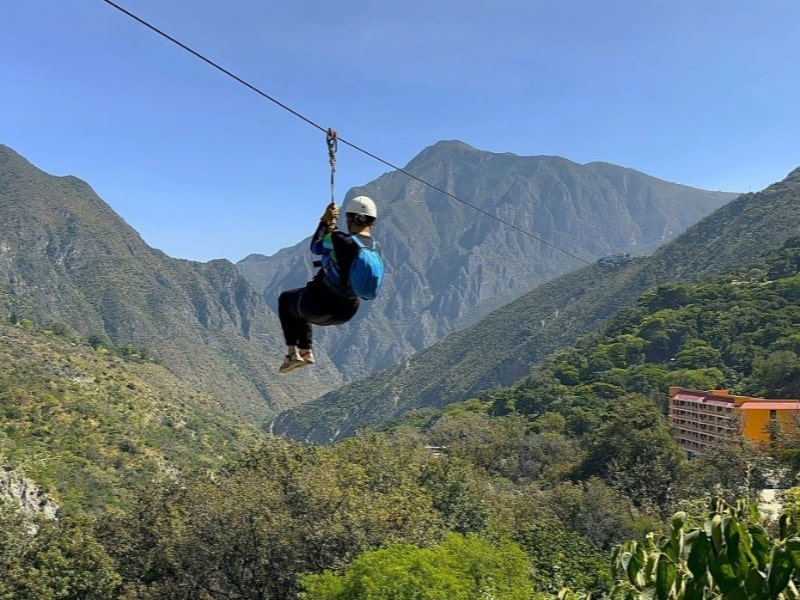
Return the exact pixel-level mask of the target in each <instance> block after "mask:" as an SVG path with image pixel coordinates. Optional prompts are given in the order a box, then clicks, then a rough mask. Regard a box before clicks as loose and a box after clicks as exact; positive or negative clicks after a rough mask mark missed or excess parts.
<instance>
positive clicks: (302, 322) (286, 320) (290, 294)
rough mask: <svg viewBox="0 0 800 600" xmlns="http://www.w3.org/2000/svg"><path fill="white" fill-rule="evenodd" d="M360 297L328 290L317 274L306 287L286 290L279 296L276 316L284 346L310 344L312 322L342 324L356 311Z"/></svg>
mask: <svg viewBox="0 0 800 600" xmlns="http://www.w3.org/2000/svg"><path fill="white" fill-rule="evenodd" d="M359 304H360V301H359V299H358V298H357V297H356V298H345V297H343V296H340V295H338V294H336V293H335V292H333V291H332V290H330V289H329V288H328V287H327V286H326V285H325V284H324V283H323V282H322V280H321V279H320V278H319V277H316V278H314V279H312V280H311V281H309V282H308V284H307V285H306V287H302V288H296V289H293V290H286V291H285V292H281V295H280V296H278V318H280V320H281V328H282V329H283V337H284V339H285V340H286V345H287V346H297V347H299V348H311V341H312V332H311V325H312V324H314V325H322V326H326V325H341V324H342V323H347V321H349V320H350V319H352V318H353V317H354V316H355V314H356V313H357V312H358V307H359Z"/></svg>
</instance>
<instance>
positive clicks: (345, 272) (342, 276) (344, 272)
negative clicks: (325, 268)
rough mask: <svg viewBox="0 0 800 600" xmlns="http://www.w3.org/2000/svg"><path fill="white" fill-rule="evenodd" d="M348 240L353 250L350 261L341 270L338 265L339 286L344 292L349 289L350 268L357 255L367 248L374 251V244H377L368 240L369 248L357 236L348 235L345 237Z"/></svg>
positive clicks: (371, 239) (372, 240)
mask: <svg viewBox="0 0 800 600" xmlns="http://www.w3.org/2000/svg"><path fill="white" fill-rule="evenodd" d="M347 237H348V238H349V240H350V244H351V247H354V248H355V252H354V253H353V257H352V260H350V261H349V262H348V264H347V268H342V265H341V264H340V265H339V285H341V286H342V287H343V288H345V289H346V290H349V289H350V267H352V265H353V261H354V260H355V259H356V257H357V256H358V253H359V252H361V249H362V248H369V249H370V250H373V249H375V244H376V243H377V242H376V241H375V239H374V238H369V240H370V242H369V246H367V244H365V243H364V242H363V241H362V239H361V238H360V237H359V236H358V235H349V236H347Z"/></svg>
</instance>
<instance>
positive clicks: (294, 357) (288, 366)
mask: <svg viewBox="0 0 800 600" xmlns="http://www.w3.org/2000/svg"><path fill="white" fill-rule="evenodd" d="M306 364H307V363H306V362H305V361H304V360H303V359H302V358H300V355H299V354H287V355H286V358H284V359H283V364H282V365H281V366H280V368H279V369H278V372H279V373H288V372H289V371H294V370H295V369H297V368H298V367H305V366H306Z"/></svg>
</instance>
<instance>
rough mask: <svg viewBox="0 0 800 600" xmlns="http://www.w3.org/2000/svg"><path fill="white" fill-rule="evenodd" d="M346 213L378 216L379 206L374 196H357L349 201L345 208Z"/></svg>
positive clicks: (374, 217)
mask: <svg viewBox="0 0 800 600" xmlns="http://www.w3.org/2000/svg"><path fill="white" fill-rule="evenodd" d="M344 212H345V214H348V215H349V214H353V215H364V216H365V217H372V218H373V219H377V218H378V208H377V207H376V206H375V202H374V201H373V200H372V198H368V197H367V196H356V197H355V198H353V199H352V200H350V202H348V203H347V208H346V209H344Z"/></svg>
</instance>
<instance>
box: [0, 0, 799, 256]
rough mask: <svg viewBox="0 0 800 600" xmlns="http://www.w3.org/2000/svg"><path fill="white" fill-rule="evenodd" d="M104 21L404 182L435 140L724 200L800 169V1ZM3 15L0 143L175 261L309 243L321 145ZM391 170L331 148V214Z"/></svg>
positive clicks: (613, 0)
mask: <svg viewBox="0 0 800 600" xmlns="http://www.w3.org/2000/svg"><path fill="white" fill-rule="evenodd" d="M119 1H120V3H121V4H122V5H123V6H125V7H127V8H128V9H129V10H131V11H132V12H134V13H136V14H138V15H139V16H141V17H142V18H144V19H146V20H148V21H151V22H152V23H153V24H155V25H156V26H158V27H160V28H162V29H164V30H165V31H167V32H168V33H170V34H172V35H173V36H175V37H177V38H178V39H180V40H181V41H183V42H185V43H186V44H188V45H189V46H192V47H194V48H195V49H196V50H198V51H200V52H202V53H204V54H206V55H208V56H209V57H210V58H212V59H213V60H215V61H217V62H219V63H220V64H222V65H223V66H225V67H226V68H228V69H229V70H231V71H233V72H235V73H236V74H238V75H239V76H241V77H242V78H244V79H246V80H248V81H250V82H251V83H253V84H254V85H256V86H257V87H259V88H261V89H263V90H264V91H265V92H267V93H269V94H270V95H272V96H274V97H275V98H277V99H278V100H280V101H281V102H283V103H285V104H287V105H289V106H291V107H292V108H293V109H295V110H297V111H298V112H300V113H302V114H304V115H306V116H307V117H309V118H310V119H312V120H313V121H315V122H317V123H320V124H322V125H323V126H325V127H328V126H330V127H334V128H335V129H337V130H338V131H339V133H340V135H341V136H342V137H343V138H346V139H348V140H349V141H352V142H353V143H355V144H357V145H359V146H361V147H363V148H365V149H367V150H369V151H370V152H373V153H375V154H377V155H379V156H381V157H382V158H384V159H386V160H388V161H390V162H392V163H394V164H397V165H401V166H404V165H405V164H406V163H407V162H408V161H409V160H411V159H412V158H413V157H414V156H415V155H416V154H417V153H419V152H420V151H421V150H422V149H423V148H425V147H427V146H429V145H431V144H433V143H435V142H437V141H439V140H442V139H460V140H463V141H465V142H467V143H469V144H471V145H473V146H475V147H478V148H481V149H484V150H490V151H494V152H513V153H516V154H520V155H539V154H547V155H559V156H564V157H566V158H569V159H571V160H575V161H578V162H582V163H583V162H590V161H594V160H602V161H607V162H612V163H616V164H620V165H624V166H628V167H632V168H635V169H638V170H640V171H643V172H645V173H648V174H651V175H654V176H656V177H660V178H662V179H666V180H669V181H675V182H679V183H684V184H688V185H693V186H697V187H702V188H707V189H715V190H716V189H723V190H728V191H748V190H752V191H756V190H759V189H762V188H763V187H766V186H767V185H769V184H770V183H772V182H774V181H777V180H780V179H782V178H783V177H784V176H785V175H786V174H787V173H788V172H789V171H791V170H792V169H794V168H796V167H798V166H800V141H799V140H800V138H798V132H799V131H800V108H798V107H800V51H799V50H798V40H800V3H798V2H797V1H796V0H759V1H758V2H753V1H750V0H748V1H745V0H725V1H723V0H606V1H603V2H598V1H594V0H583V1H576V0H573V1H568V0H546V1H541V0H491V1H489V0H482V1H480V2H479V1H477V0H406V1H405V2H388V1H382V2H381V1H375V0H340V1H339V2H310V1H308V0H291V1H284V2H257V1H255V0H191V1H189V0H119ZM4 4H5V5H4V6H3V9H2V20H0V72H1V73H2V78H0V93H1V94H2V96H0V97H1V98H2V100H0V102H2V111H0V143H3V144H6V145H8V146H10V147H12V148H13V149H15V150H16V151H18V152H20V153H21V154H22V155H24V156H25V157H26V158H28V159H29V160H30V161H31V162H33V163H34V164H35V165H37V166H38V167H40V168H42V169H44V170H46V171H48V172H51V173H54V174H57V175H67V174H69V175H76V176H78V177H80V178H82V179H84V180H86V181H87V182H88V183H89V184H90V185H92V187H94V189H95V190H97V192H98V193H99V194H100V196H101V197H102V198H103V199H104V200H105V201H106V202H107V203H108V204H110V205H111V207H112V208H113V209H114V210H115V211H116V212H117V213H118V214H120V215H121V216H122V217H123V218H124V219H125V220H126V221H127V222H128V223H129V224H130V225H131V226H132V227H134V228H135V229H136V230H137V231H138V232H139V233H140V234H141V235H142V237H143V238H144V240H145V241H146V242H147V243H148V244H150V245H151V246H153V247H156V248H159V249H161V250H163V251H164V252H166V253H167V254H169V255H170V256H174V257H177V258H188V259H193V260H202V261H206V260H211V259H214V258H228V259H230V260H233V261H237V260H240V259H241V258H243V257H245V256H246V255H248V254H250V253H262V254H272V253H274V252H276V251H277V250H278V249H280V248H283V247H286V246H291V245H293V244H295V243H297V242H299V241H300V240H302V239H303V238H305V237H306V236H307V235H309V234H310V233H311V231H312V230H313V228H314V226H315V224H316V220H317V218H318V217H319V215H320V214H321V212H322V211H323V209H324V207H325V204H326V202H327V201H328V199H329V180H328V177H329V172H328V164H327V156H326V148H325V136H324V134H323V133H321V132H320V131H318V130H316V129H314V128H313V127H311V126H309V125H308V124H306V123H304V122H303V121H301V120H299V119H297V118H296V117H294V116H292V115H291V114H289V113H288V112H286V111H284V110H283V109H281V108H279V107H277V106H275V105H274V104H272V103H270V102H268V101H266V100H264V99H263V98H261V97H259V96H258V95H256V94H255V93H253V92H252V91H250V90H248V89H246V88H245V87H243V86H241V85H239V84H237V83H236V82H234V81H232V80H230V79H228V78H226V77H225V76H224V75H222V74H221V73H219V72H217V71H216V70H214V69H212V68H211V67H209V66H208V65H205V64H204V63H202V62H200V61H199V60H197V59H196V58H194V57H192V56H191V55H189V54H187V53H185V52H184V51H183V50H180V49H179V48H178V47H176V46H174V45H172V44H170V43H169V42H167V41H166V40H164V39H162V38H160V37H158V36H156V35H155V34H153V33H152V32H150V31H149V30H147V29H145V28H144V27H142V26H141V25H139V24H137V23H135V22H134V21H132V20H130V19H129V18H128V17H125V16H124V15H123V14H121V13H120V12H118V11H116V10H115V9H113V8H112V7H110V6H109V5H108V4H106V3H105V2H103V1H102V0H74V1H69V2H65V1H64V0H26V1H25V2H7V3H4ZM387 170H388V168H387V167H385V166H384V165H382V164H381V163H378V162H376V161H374V160H372V159H370V158H368V157H365V156H363V155H361V154H359V153H357V152H356V151H354V150H352V149H350V148H348V147H346V146H343V145H342V146H340V150H339V156H338V170H337V188H338V194H337V195H338V196H339V199H341V197H342V196H343V195H344V193H345V192H346V190H347V189H348V188H349V187H352V186H354V185H359V184H363V183H366V182H368V181H370V180H372V179H374V178H376V177H378V176H379V175H381V174H382V173H384V172H386V171H387ZM378 200H380V199H378ZM442 201H443V202H446V201H448V200H447V199H446V198H443V199H442ZM475 218H486V217H483V216H481V215H480V214H478V213H476V217H475ZM409 235H413V230H412V229H411V228H410V230H409Z"/></svg>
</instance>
